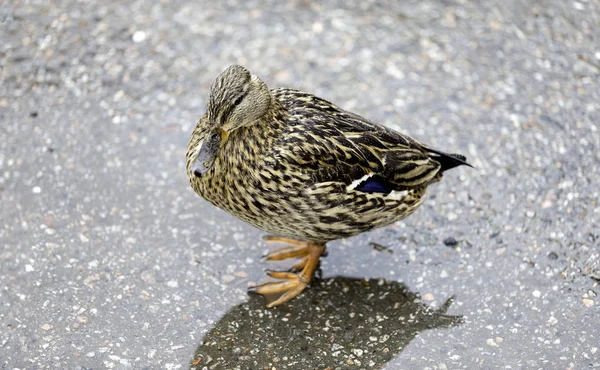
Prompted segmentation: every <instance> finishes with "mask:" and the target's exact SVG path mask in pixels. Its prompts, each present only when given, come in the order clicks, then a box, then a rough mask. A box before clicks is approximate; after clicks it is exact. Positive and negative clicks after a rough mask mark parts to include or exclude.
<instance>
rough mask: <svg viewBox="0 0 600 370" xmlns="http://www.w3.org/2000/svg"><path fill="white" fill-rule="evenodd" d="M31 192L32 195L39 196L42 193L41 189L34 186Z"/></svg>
mask: <svg viewBox="0 0 600 370" xmlns="http://www.w3.org/2000/svg"><path fill="white" fill-rule="evenodd" d="M31 191H33V194H39V193H41V192H42V188H40V187H39V186H34V187H33V189H31Z"/></svg>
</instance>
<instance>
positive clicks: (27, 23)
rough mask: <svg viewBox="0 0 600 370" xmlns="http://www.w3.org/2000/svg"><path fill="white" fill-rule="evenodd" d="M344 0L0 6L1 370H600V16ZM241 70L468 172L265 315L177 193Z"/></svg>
mask: <svg viewBox="0 0 600 370" xmlns="http://www.w3.org/2000/svg"><path fill="white" fill-rule="evenodd" d="M344 3H345V2H339V3H337V4H336V3H335V2H328V3H327V5H325V4H320V5H317V4H311V3H310V2H307V1H304V2H286V3H283V2H281V3H279V2H278V3H275V2H273V3H272V4H270V5H268V6H264V5H263V6H262V7H261V6H260V5H259V2H255V1H243V2H239V3H238V2H236V1H228V2H226V4H227V5H219V6H216V5H214V4H201V3H198V2H191V1H190V2H184V1H180V0H174V1H169V0H164V1H156V2H150V1H131V2H114V3H112V4H108V3H105V2H102V5H95V4H93V3H92V4H88V3H86V2H82V1H60V2H53V4H52V5H50V4H47V3H46V2H45V1H27V2H24V1H23V2H22V1H15V2H13V1H6V0H4V1H0V4H1V7H0V22H1V23H0V26H1V27H0V77H1V85H0V206H1V218H0V307H1V308H0V366H1V367H2V368H8V369H13V368H17V369H41V368H60V369H66V368H69V369H75V368H77V369H78V368H88V369H90V368H91V369H103V368H114V369H129V368H131V369H143V368H147V369H157V368H164V369H182V368H189V367H190V366H192V367H196V368H198V369H201V368H203V366H207V368H223V369H234V368H236V366H239V367H240V368H242V369H250V368H256V369H258V368H260V369H264V368H271V369H312V368H315V369H323V368H325V367H327V366H329V367H331V368H340V369H362V368H365V369H370V368H379V367H384V368H386V369H423V368H429V369H463V368H464V369H473V368H481V369H492V368H506V369H518V368H523V369H551V368H556V369H583V368H594V367H596V368H600V297H599V296H598V294H600V287H599V286H598V284H599V281H600V252H599V250H600V228H599V227H598V224H599V221H600V208H599V204H598V202H599V191H600V190H599V187H598V182H599V178H600V170H599V169H598V168H599V166H598V163H599V162H600V155H599V152H600V132H599V131H600V128H599V127H598V126H599V122H600V86H599V82H598V81H599V79H600V78H599V76H600V31H599V29H600V4H599V3H598V2H597V1H594V0H591V1H583V0H580V1H564V0H552V1H550V0H548V1H503V0H502V1H501V0H497V1H481V2H467V1H446V0H426V1H416V0H415V1H403V2H394V1H390V2H389V3H384V2H377V3H375V2H362V3H361V4H362V5H360V6H359V7H355V8H352V7H348V6H347V5H345V4H344ZM232 63H238V64H242V65H245V66H246V67H248V68H249V69H250V70H251V71H253V72H255V73H256V74H258V75H259V76H261V77H262V78H263V79H264V80H265V81H266V82H267V83H268V84H269V85H270V86H272V87H275V86H288V87H295V88H301V89H304V90H306V91H309V92H313V93H316V94H318V95H320V96H322V97H324V98H326V99H329V100H331V101H333V102H335V103H337V104H339V105H340V106H342V107H344V108H346V109H349V110H353V111H355V112H357V113H359V114H362V115H364V116H366V117H369V118H371V119H373V120H375V121H379V122H382V123H385V124H387V125H389V126H390V127H393V128H398V129H402V130H403V131H405V132H407V133H409V134H411V135H413V136H415V137H416V138H418V139H420V140H422V141H424V142H426V143H429V144H431V145H433V146H435V147H439V148H440V149H444V150H447V151H451V152H459V153H463V154H465V155H467V157H468V158H469V160H470V161H471V163H472V164H473V165H474V166H476V167H477V169H469V168H460V169H456V170H453V171H452V172H450V173H448V175H447V176H446V177H445V179H444V181H442V182H441V183H439V184H437V185H435V186H433V187H432V188H431V192H430V197H429V199H428V200H427V201H426V202H425V205H424V206H423V207H422V208H421V209H420V210H419V211H417V213H416V214H415V215H413V216H412V217H410V218H408V219H406V220H404V221H403V222H399V223H397V224H395V225H393V226H391V227H387V228H384V229H380V230H377V231H374V232H371V233H367V234H364V235H361V236H358V237H355V238H352V239H348V240H343V241H338V242H334V243H331V245H330V246H329V256H328V257H327V258H325V259H324V260H323V264H322V266H323V278H324V280H320V281H316V282H315V284H314V285H313V287H312V288H311V289H310V290H309V291H308V292H307V293H306V294H304V295H303V296H302V297H301V298H299V299H297V300H296V301H294V302H292V303H291V304H290V305H286V306H284V307H282V308H280V309H276V310H264V309H263V308H262V307H261V302H260V299H259V298H257V297H248V296H247V295H246V287H247V286H248V285H249V284H253V283H256V282H259V281H261V280H263V279H264V277H263V269H264V268H265V267H272V265H270V266H269V265H268V264H266V263H264V262H263V261H262V260H261V258H260V256H261V255H262V254H264V253H265V252H266V251H268V249H267V247H266V246H265V245H264V244H263V243H262V241H261V239H260V237H261V235H262V234H261V232H259V231H257V230H255V229H253V228H252V227H250V226H247V225H245V224H243V223H242V222H241V221H239V220H237V219H235V218H233V217H231V216H229V215H227V214H225V213H224V212H221V211H219V210H217V209H215V208H214V207H212V206H211V205H210V204H208V203H206V202H204V201H202V200H201V199H199V198H198V197H197V196H196V195H195V194H194V193H193V192H192V190H191V189H190V188H189V186H188V183H187V179H186V176H185V171H184V157H185V148H186V145H187V140H188V137H189V135H190V133H191V129H192V127H193V125H194V124H195V122H196V120H197V119H198V118H199V117H200V116H201V115H202V113H203V111H204V104H205V101H206V100H205V99H206V97H207V93H208V89H209V86H210V82H211V81H212V80H213V79H214V78H215V77H216V75H217V74H218V73H219V72H220V71H221V70H222V69H224V68H225V67H226V66H227V65H229V64H232ZM371 243H377V244H379V245H382V246H384V247H387V248H388V249H382V248H373V246H372V244H371ZM334 277H336V278H334ZM358 279H366V280H368V281H366V280H365V281H362V282H361V281H360V280H358ZM342 293H343V294H342ZM419 297H420V298H419ZM451 297H455V298H454V301H452V299H450V298H451ZM307 312H308V313H310V314H307ZM456 316H462V318H460V317H456ZM203 343H204V345H202V344H203ZM198 361H199V363H198V365H197V366H194V365H191V364H192V363H197V362H198Z"/></svg>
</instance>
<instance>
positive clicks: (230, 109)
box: [221, 94, 246, 123]
mask: <svg viewBox="0 0 600 370" xmlns="http://www.w3.org/2000/svg"><path fill="white" fill-rule="evenodd" d="M245 96H246V94H243V95H240V96H238V97H237V99H235V101H234V102H233V104H231V105H230V106H229V107H227V109H226V110H225V111H224V112H223V114H221V123H225V121H227V119H228V118H229V115H230V114H231V112H233V110H234V109H235V107H237V106H238V105H239V104H240V103H241V102H242V100H243V99H244V97H245Z"/></svg>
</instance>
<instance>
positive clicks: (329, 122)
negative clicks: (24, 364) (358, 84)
mask: <svg viewBox="0 0 600 370" xmlns="http://www.w3.org/2000/svg"><path fill="white" fill-rule="evenodd" d="M186 162H187V163H186V168H187V175H188V177H189V180H190V183H191V186H192V188H193V189H194V191H195V192H196V193H197V194H198V195H200V196H201V197H203V198H204V199H206V200H208V201H209V202H210V203H212V204H214V205H215V206H217V207H219V208H221V209H223V210H225V211H227V212H229V213H231V214H233V215H235V216H237V217H239V218H240V219H242V220H244V221H246V222H247V223H249V224H251V225H253V226H255V227H257V228H259V229H261V230H263V231H266V232H267V233H269V234H272V235H275V236H271V237H268V238H267V241H271V242H283V243H285V244H287V247H285V248H283V249H280V250H277V251H274V252H271V253H269V254H267V256H266V259H267V260H282V259H287V258H299V262H298V263H297V264H296V265H294V267H292V268H291V269H290V270H288V271H268V275H269V276H271V277H273V278H275V279H279V280H280V281H274V282H269V283H265V284H262V285H259V286H257V287H255V288H254V289H253V290H254V291H255V292H256V293H259V294H262V295H264V296H273V295H275V296H276V297H277V299H275V300H273V301H271V302H269V303H268V304H267V307H274V306H277V305H280V304H282V303H284V302H287V301H289V300H290V299H292V298H294V297H295V296H297V295H298V294H300V293H301V292H302V290H304V288H305V287H306V286H307V285H308V284H309V283H310V281H311V279H312V277H313V274H314V272H315V270H316V269H317V266H318V262H319V258H320V256H321V255H322V254H323V252H324V251H325V244H326V243H327V242H329V241H332V240H336V239H341V238H347V237H351V236H353V235H357V234H360V233H362V232H365V231H368V230H372V229H375V228H378V227H382V226H385V225H389V224H391V223H393V222H396V221H398V220H400V219H402V218H404V217H406V216H408V215H410V214H412V213H413V212H414V211H415V210H416V209H417V207H419V206H420V205H421V204H422V202H423V200H424V197H425V193H426V189H427V187H428V186H429V185H431V184H432V183H435V182H437V181H439V180H440V179H441V177H442V174H443V172H445V171H446V170H448V169H451V168H454V167H456V166H460V165H468V163H467V162H466V158H465V157H464V156H462V155H458V154H446V153H443V152H441V151H438V150H435V149H432V148H430V147H428V146H426V145H424V144H421V143H420V142H418V141H417V140H415V139H412V138H410V137H409V136H407V135H404V134H401V133H399V132H396V131H394V130H391V129H389V128H386V127H384V126H382V125H379V124H376V123H374V122H371V121H369V120H367V119H365V118H363V117H361V116H359V115H357V114H354V113H350V112H347V111H345V110H343V109H341V108H339V107H338V106H336V105H334V104H332V103H330V102H328V101H326V100H324V99H321V98H319V97H317V96H314V95H312V94H308V93H305V92H302V91H299V90H292V89H287V88H278V89H269V88H268V87H267V85H266V84H265V83H264V82H263V81H262V80H261V79H260V78H258V77H257V76H256V75H254V74H252V73H250V72H249V71H248V70H247V69H246V68H244V67H241V66H235V65H234V66H230V67H228V68H227V69H226V70H225V71H224V72H222V73H221V74H220V75H219V76H218V77H217V79H216V80H215V81H214V83H213V84H212V86H211V89H210V96H209V98H208V102H207V109H206V113H205V114H204V115H203V116H202V117H201V118H200V120H199V121H198V123H197V125H196V127H195V129H194V131H193V133H192V137H191V139H190V142H189V145H188V149H187V158H186Z"/></svg>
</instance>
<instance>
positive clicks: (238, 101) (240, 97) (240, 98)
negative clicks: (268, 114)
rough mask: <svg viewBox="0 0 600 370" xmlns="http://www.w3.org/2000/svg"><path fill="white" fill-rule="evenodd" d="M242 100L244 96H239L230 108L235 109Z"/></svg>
mask: <svg viewBox="0 0 600 370" xmlns="http://www.w3.org/2000/svg"><path fill="white" fill-rule="evenodd" d="M242 100H244V95H240V96H239V97H238V98H237V99H235V101H234V102H233V105H232V106H233V107H237V106H238V105H239V104H240V103H241V102H242Z"/></svg>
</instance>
